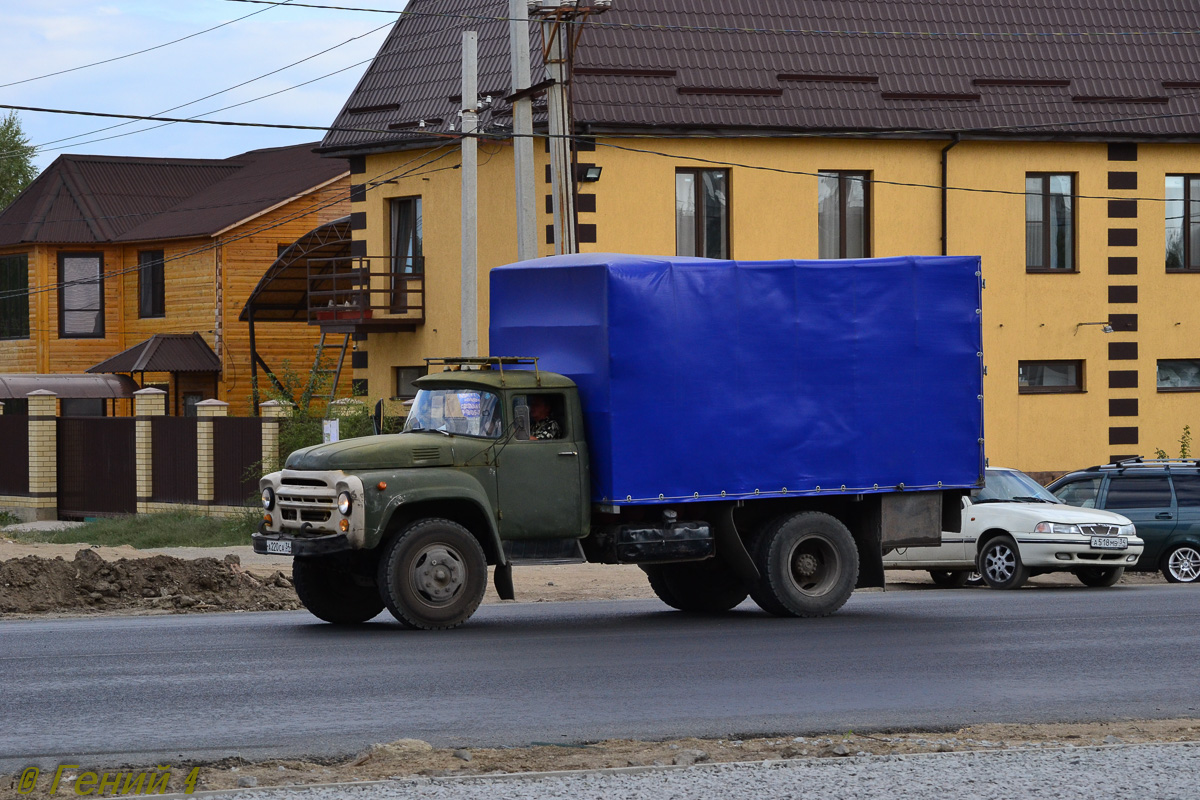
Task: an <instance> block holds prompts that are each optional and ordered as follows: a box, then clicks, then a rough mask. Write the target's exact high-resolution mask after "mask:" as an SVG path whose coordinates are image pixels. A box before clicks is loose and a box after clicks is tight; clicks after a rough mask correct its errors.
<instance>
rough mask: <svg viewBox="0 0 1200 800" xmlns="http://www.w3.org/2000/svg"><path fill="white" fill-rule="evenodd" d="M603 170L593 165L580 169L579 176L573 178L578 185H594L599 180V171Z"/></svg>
mask: <svg viewBox="0 0 1200 800" xmlns="http://www.w3.org/2000/svg"><path fill="white" fill-rule="evenodd" d="M603 169H604V167H598V166H596V165H595V164H592V165H590V166H586V167H580V168H579V174H578V175H576V176H575V179H576V180H578V181H579V182H580V183H595V182H596V181H598V180H600V171H601V170H603Z"/></svg>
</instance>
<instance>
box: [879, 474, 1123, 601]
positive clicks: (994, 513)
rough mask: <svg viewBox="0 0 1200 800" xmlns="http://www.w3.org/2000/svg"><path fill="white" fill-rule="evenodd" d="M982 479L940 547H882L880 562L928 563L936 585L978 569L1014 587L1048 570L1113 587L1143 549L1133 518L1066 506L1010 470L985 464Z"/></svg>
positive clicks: (993, 582) (891, 565)
mask: <svg viewBox="0 0 1200 800" xmlns="http://www.w3.org/2000/svg"><path fill="white" fill-rule="evenodd" d="M984 480H985V483H986V485H985V487H984V488H983V489H980V490H978V491H976V492H973V493H972V495H971V497H969V498H966V497H964V498H963V510H962V533H949V532H947V531H942V544H941V546H940V547H906V548H899V549H897V550H892V551H890V552H888V553H885V554H884V556H883V566H884V568H885V569H920V570H928V571H929V574H930V576H931V577H932V578H933V581H934V583H936V584H938V585H939V586H963V585H965V584H966V583H967V582H968V581H969V580H971V578H972V575H973V574H974V573H978V575H979V577H980V578H982V581H983V582H984V583H986V584H987V585H988V586H991V587H992V588H993V589H1016V588H1017V587H1019V586H1021V585H1022V584H1024V583H1025V581H1026V580H1028V579H1029V577H1030V576H1031V575H1040V574H1042V573H1045V572H1073V573H1074V574H1075V576H1076V577H1078V578H1079V580H1080V581H1081V582H1082V583H1083V584H1085V585H1087V586H1112V585H1113V584H1114V583H1116V582H1117V581H1118V580H1120V578H1121V575H1122V574H1124V572H1125V567H1127V566H1130V565H1132V564H1134V563H1135V562H1136V561H1137V560H1138V557H1139V556H1140V555H1141V554H1142V540H1141V539H1139V538H1138V537H1137V534H1136V532H1135V531H1134V527H1133V523H1131V522H1130V521H1129V520H1128V519H1126V518H1125V517H1122V516H1121V515H1120V514H1113V513H1112V512H1110V511H1101V510H1098V509H1092V508H1076V507H1074V506H1068V505H1065V504H1064V503H1063V502H1062V501H1060V500H1059V499H1058V498H1057V497H1055V496H1054V495H1052V494H1050V492H1048V491H1046V490H1045V489H1044V488H1042V486H1041V485H1040V484H1038V482H1037V481H1035V480H1034V479H1033V478H1030V477H1029V476H1028V475H1026V474H1025V473H1023V472H1019V471H1017V470H1015V469H988V470H987V471H986V473H985V476H984Z"/></svg>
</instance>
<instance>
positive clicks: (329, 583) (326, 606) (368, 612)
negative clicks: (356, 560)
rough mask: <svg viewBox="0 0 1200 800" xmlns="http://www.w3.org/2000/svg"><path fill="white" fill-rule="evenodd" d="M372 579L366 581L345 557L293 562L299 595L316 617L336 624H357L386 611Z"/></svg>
mask: <svg viewBox="0 0 1200 800" xmlns="http://www.w3.org/2000/svg"><path fill="white" fill-rule="evenodd" d="M364 582H365V583H368V584H369V583H370V579H369V578H368V579H367V580H366V581H363V580H362V579H361V578H358V577H356V576H355V575H354V573H353V572H352V571H351V569H350V565H349V563H348V562H347V560H346V559H344V558H339V557H337V556H324V557H319V558H295V559H293V560H292V583H293V584H294V585H295V587H296V594H297V595H298V596H299V597H300V602H301V603H303V604H304V607H305V608H307V609H308V610H309V611H310V612H311V613H312V615H313V616H315V617H317V618H318V619H323V620H325V621H326V622H332V623H333V624H334V625H357V624H358V623H360V622H366V621H367V620H369V619H372V618H374V617H375V616H376V615H377V614H378V613H379V612H380V611H383V599H382V598H380V596H379V592H378V590H376V588H375V587H374V586H373V585H367V586H363V585H362V584H363V583H364Z"/></svg>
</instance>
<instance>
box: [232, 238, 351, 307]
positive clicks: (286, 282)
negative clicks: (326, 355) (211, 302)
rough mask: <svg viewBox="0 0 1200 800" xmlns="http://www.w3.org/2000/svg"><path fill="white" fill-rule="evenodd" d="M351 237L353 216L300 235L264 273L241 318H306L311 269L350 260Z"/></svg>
mask: <svg viewBox="0 0 1200 800" xmlns="http://www.w3.org/2000/svg"><path fill="white" fill-rule="evenodd" d="M350 238H351V234H350V217H341V218H339V219H335V220H333V221H331V222H326V223H325V224H324V225H321V226H319V227H316V228H313V229H312V230H311V231H309V232H308V233H306V234H304V235H303V236H301V237H300V238H299V239H297V240H296V241H295V243H294V244H292V245H291V246H290V247H288V248H287V249H286V250H284V251H283V252H282V253H280V254H279V258H277V259H275V263H274V264H272V265H271V266H270V267H268V268H267V271H266V272H265V273H263V277H262V280H260V281H259V282H258V286H256V287H254V291H253V292H251V293H250V298H249V299H248V300H246V305H245V307H244V308H242V314H241V316H240V317H239V319H240V320H241V321H242V322H248V321H249V320H250V314H251V313H252V312H253V314H254V320H255V321H256V322H307V321H308V288H309V287H308V281H309V275H310V272H311V273H312V274H318V275H319V274H322V273H324V272H328V271H329V270H330V264H331V263H333V262H334V261H343V262H344V261H349V259H350Z"/></svg>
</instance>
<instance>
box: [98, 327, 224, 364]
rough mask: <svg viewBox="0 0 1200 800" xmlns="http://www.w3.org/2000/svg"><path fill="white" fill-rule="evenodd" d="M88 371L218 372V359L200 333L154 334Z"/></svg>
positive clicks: (219, 360) (219, 361) (219, 362)
mask: <svg viewBox="0 0 1200 800" xmlns="http://www.w3.org/2000/svg"><path fill="white" fill-rule="evenodd" d="M87 371H88V372H107V373H133V372H220V371H221V359H219V358H217V354H216V353H214V352H213V351H212V348H211V347H209V346H208V342H206V341H204V337H202V336H201V335H200V334H199V333H196V332H194V331H193V332H192V333H156V334H154V335H153V336H151V337H150V338H149V339H147V340H146V341H144V342H142V343H141V344H136V345H134V346H133V347H131V348H129V349H128V350H125V351H124V352H121V353H117V354H116V355H115V356H113V357H112V358H107V359H105V360H104V361H101V362H100V363H99V364H97V365H96V366H94V367H89V368H88V370H87Z"/></svg>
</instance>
